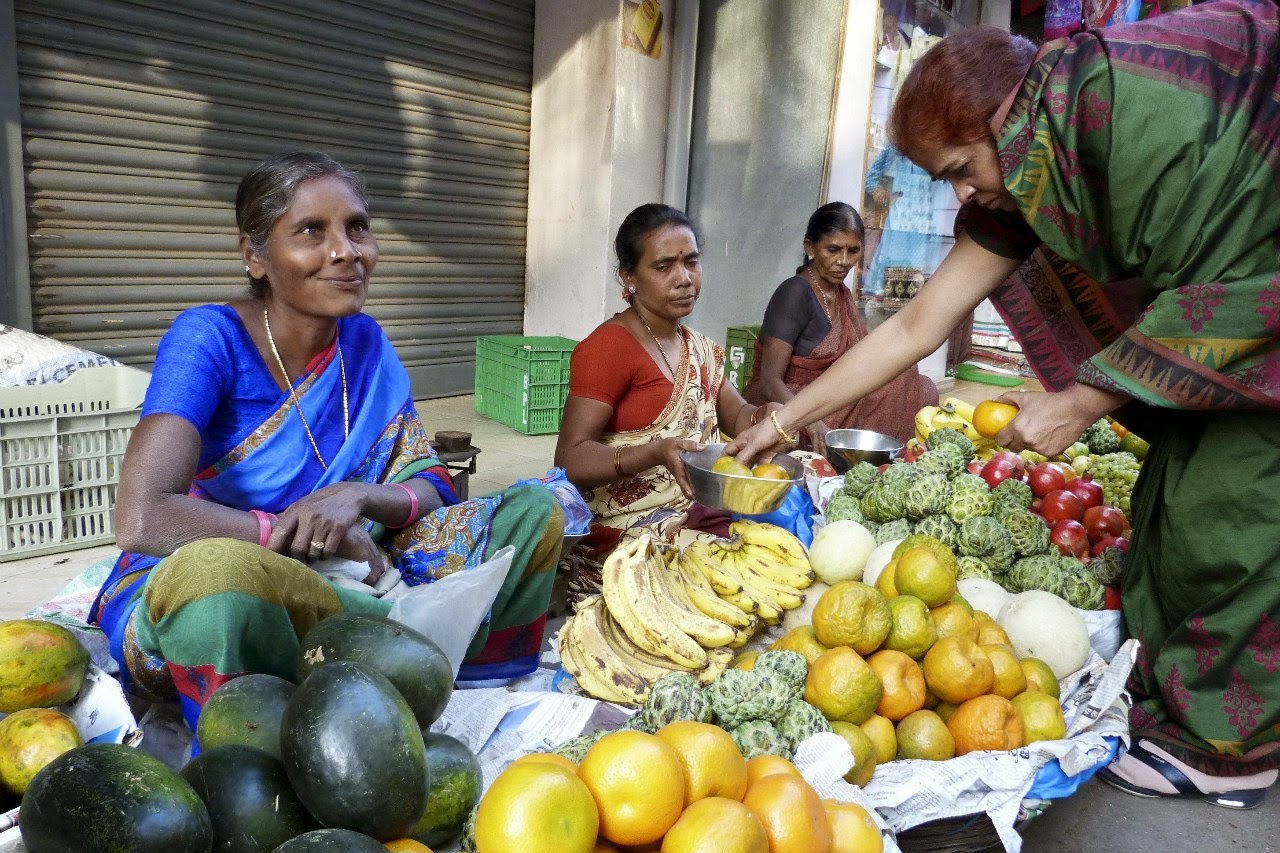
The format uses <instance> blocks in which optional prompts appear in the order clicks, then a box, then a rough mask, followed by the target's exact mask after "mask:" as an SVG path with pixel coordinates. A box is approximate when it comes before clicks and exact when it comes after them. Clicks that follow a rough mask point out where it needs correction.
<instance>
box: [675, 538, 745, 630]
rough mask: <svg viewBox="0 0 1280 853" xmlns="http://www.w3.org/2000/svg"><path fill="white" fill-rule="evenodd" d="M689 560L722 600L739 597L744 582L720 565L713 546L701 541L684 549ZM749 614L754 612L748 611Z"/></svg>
mask: <svg viewBox="0 0 1280 853" xmlns="http://www.w3.org/2000/svg"><path fill="white" fill-rule="evenodd" d="M684 551H685V554H686V555H687V556H688V557H689V559H691V560H693V564H694V565H695V566H697V568H698V571H700V572H702V575H703V577H705V578H706V579H707V583H709V584H711V588H712V589H713V590H715V592H716V595H719V596H721V597H722V598H723V597H725V596H730V595H737V594H738V593H740V592H742V580H741V579H740V578H738V577H736V576H735V574H733V573H730V572H727V571H725V570H724V567H723V566H722V565H720V563H719V560H718V558H717V557H716V556H715V555H713V554H712V553H711V546H710V545H709V544H707V543H706V542H704V541H703V540H701V539H699V540H698V541H696V542H693V543H691V544H690V545H689V547H688V548H685V549H684ZM747 612H748V613H750V612H752V611H747Z"/></svg>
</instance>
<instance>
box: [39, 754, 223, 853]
mask: <svg viewBox="0 0 1280 853" xmlns="http://www.w3.org/2000/svg"><path fill="white" fill-rule="evenodd" d="M18 823H19V826H20V828H21V832H22V843H23V844H24V845H26V848H27V850H28V851H29V853H174V851H178V850H181V851H183V853H208V851H209V850H210V849H212V847H213V829H212V827H211V826H210V823H209V813H208V811H207V810H206V809H205V806H204V803H202V802H201V801H200V798H199V797H198V796H196V792H195V791H194V790H193V789H192V788H191V786H190V785H189V784H187V782H186V780H184V779H183V778H182V777H181V776H179V775H178V774H177V773H175V772H174V771H172V770H170V769H169V768H168V767H166V766H165V765H164V764H163V763H161V762H160V761H159V760H158V759H155V758H152V757H151V756H150V755H147V754H146V753H144V752H139V751H138V750H136V749H131V748H129V747H127V746H122V745H120V744H115V743H91V744H86V745H85V746H81V747H77V748H75V749H73V750H71V751H70V752H64V753H63V754H62V755H60V756H58V757H57V758H55V759H54V760H53V761H52V762H50V763H49V764H48V765H46V766H45V768H44V769H43V770H41V771H40V772H39V773H37V774H36V775H35V778H33V779H32V780H31V784H30V785H28V786H27V792H26V795H25V796H24V797H23V798H22V808H21V810H20V811H19V812H18Z"/></svg>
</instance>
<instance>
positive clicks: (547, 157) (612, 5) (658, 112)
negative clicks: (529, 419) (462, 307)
mask: <svg viewBox="0 0 1280 853" xmlns="http://www.w3.org/2000/svg"><path fill="white" fill-rule="evenodd" d="M673 5H674V4H672V3H671V2H670V0H667V2H664V3H663V12H664V16H663V19H664V26H663V35H662V40H663V49H662V56H661V57H660V58H657V59H654V58H651V57H648V56H645V55H643V54H641V53H639V52H637V51H635V50H631V49H629V48H625V47H623V46H622V39H621V24H622V3H621V2H620V0H556V2H540V3H538V4H537V6H536V9H535V19H534V33H535V35H534V55H533V80H534V83H533V100H532V126H531V134H530V151H529V160H530V168H529V176H530V177H529V229H528V249H527V255H526V265H527V272H526V291H525V334H529V335H552V334H554V335H564V336H566V337H570V338H574V339H581V338H583V337H585V336H586V335H587V334H588V333H589V332H590V331H591V330H592V329H594V328H595V327H596V326H597V325H599V324H600V322H601V321H603V320H604V319H605V318H606V317H608V316H610V315H611V314H613V313H614V312H616V311H620V310H622V308H623V307H624V306H625V303H623V301H622V298H621V296H620V295H619V294H620V292H621V287H620V285H618V283H617V279H616V277H615V272H614V267H615V260H614V257H613V248H612V245H613V235H614V232H615V231H616V230H617V227H618V224H619V223H620V222H621V221H622V218H623V217H624V216H626V214H627V213H628V212H629V211H631V210H632V209H633V208H634V207H636V206H637V205H640V204H643V203H645V202H650V201H660V200H661V199H662V193H663V177H664V158H665V156H666V135H667V114H668V103H669V91H668V90H669V83H670V74H671V63H672V59H671V57H672V53H673V45H674V41H675V40H674V39H673V38H672V25H671V22H672V20H673V15H672V14H671V11H672V9H673Z"/></svg>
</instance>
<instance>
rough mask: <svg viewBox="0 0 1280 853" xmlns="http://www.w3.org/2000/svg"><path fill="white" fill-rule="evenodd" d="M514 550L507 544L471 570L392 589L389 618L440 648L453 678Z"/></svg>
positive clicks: (505, 572)
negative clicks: (392, 600)
mask: <svg viewBox="0 0 1280 853" xmlns="http://www.w3.org/2000/svg"><path fill="white" fill-rule="evenodd" d="M515 552H516V551H515V548H513V547H512V546H510V545H508V546H506V547H505V548H503V549H502V550H500V551H498V553H496V554H494V555H493V556H492V557H491V558H490V559H489V560H488V561H487V562H484V563H481V564H480V565H478V566H476V567H475V568H474V569H467V570H466V571H461V572H454V573H453V574H451V575H446V576H445V577H443V578H441V579H440V580H438V581H436V582H435V583H429V584H422V585H420V586H411V587H410V586H406V587H403V590H404V591H403V592H400V591H399V590H392V591H391V592H390V593H388V594H387V597H388V598H390V597H392V596H395V601H394V602H393V603H392V605H391V612H390V613H388V614H387V617H388V618H389V619H394V620H395V621H397V622H400V623H402V624H404V625H408V626H409V627H410V628H412V629H413V630H415V631H418V632H419V633H421V634H425V635H426V636H427V637H428V638H429V639H430V640H431V641H432V642H434V643H435V644H436V645H437V646H439V647H440V650H441V651H442V652H444V654H445V657H447V658H448V659H449V666H451V667H453V674H454V677H455V678H456V677H457V675H458V669H459V667H461V666H462V657H463V655H465V654H466V653H467V646H468V645H470V643H471V638H472V637H474V636H475V633H476V629H477V628H479V627H480V623H481V622H483V621H484V619H485V617H486V616H487V615H488V613H489V609H490V608H491V607H493V600H494V599H495V598H497V597H498V590H499V589H500V588H501V587H502V582H503V581H504V580H506V577H507V573H508V572H510V571H511V560H512V558H513V557H514V556H515Z"/></svg>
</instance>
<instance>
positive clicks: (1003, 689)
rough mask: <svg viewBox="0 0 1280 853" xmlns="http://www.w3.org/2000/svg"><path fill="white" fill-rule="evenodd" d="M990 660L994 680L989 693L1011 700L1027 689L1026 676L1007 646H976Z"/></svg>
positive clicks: (1015, 656) (1011, 650)
mask: <svg viewBox="0 0 1280 853" xmlns="http://www.w3.org/2000/svg"><path fill="white" fill-rule="evenodd" d="M978 648H980V649H982V650H983V651H984V652H986V653H987V657H989V658H991V668H992V670H994V671H995V679H994V680H993V681H992V682H991V692H992V693H994V694H996V695H997V696H1003V697H1004V698H1006V699H1012V698H1013V697H1014V696H1017V695H1018V694H1019V693H1021V692H1023V691H1024V690H1026V689H1027V675H1026V673H1024V672H1023V671H1022V664H1021V663H1020V662H1019V661H1018V657H1017V655H1015V654H1014V653H1013V649H1011V648H1009V647H1008V646H994V645H989V646H978Z"/></svg>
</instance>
